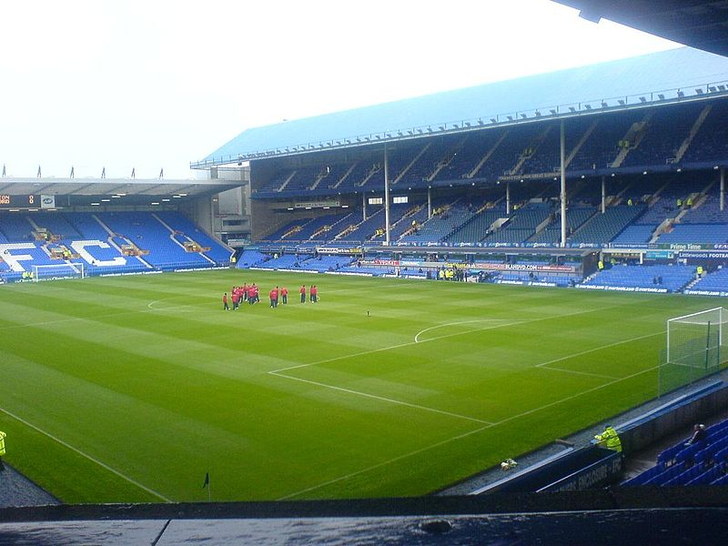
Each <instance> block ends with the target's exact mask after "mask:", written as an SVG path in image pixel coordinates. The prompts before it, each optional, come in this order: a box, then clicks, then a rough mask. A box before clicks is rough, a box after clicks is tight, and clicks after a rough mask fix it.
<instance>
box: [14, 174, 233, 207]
mask: <svg viewBox="0 0 728 546" xmlns="http://www.w3.org/2000/svg"><path fill="white" fill-rule="evenodd" d="M240 184H241V181H240V180H237V181H235V180H221V179H217V180H173V179H169V180H167V179H162V178H160V179H156V178H155V179H134V178H14V177H1V178H0V195H16V196H18V195H20V196H22V195H54V196H63V197H65V198H67V200H68V202H67V203H66V204H68V203H70V204H73V205H76V206H83V205H91V204H92V203H96V202H97V201H99V198H100V197H104V198H105V197H109V198H111V197H116V198H119V199H118V200H115V201H114V204H115V205H135V206H140V205H150V204H152V203H157V204H159V203H158V202H160V201H162V200H171V199H174V200H175V201H177V200H180V199H181V200H185V199H194V198H196V197H202V196H205V195H213V194H216V193H219V192H221V191H224V190H227V189H230V188H234V187H238V186H240ZM63 203H64V202H63V201H57V204H58V205H59V206H60V205H61V204H63ZM97 204H98V203H97Z"/></svg>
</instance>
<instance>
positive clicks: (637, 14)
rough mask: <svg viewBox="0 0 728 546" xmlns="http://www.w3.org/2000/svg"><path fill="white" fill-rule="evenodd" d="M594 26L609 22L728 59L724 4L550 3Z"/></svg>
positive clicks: (684, 0)
mask: <svg viewBox="0 0 728 546" xmlns="http://www.w3.org/2000/svg"><path fill="white" fill-rule="evenodd" d="M554 1H555V2H558V3H559V4H564V5H565V6H569V7H572V8H576V9H578V10H580V14H579V15H580V16H581V17H583V18H584V19H587V20H589V21H594V22H595V23H596V22H598V21H599V20H600V19H602V18H604V19H609V20H610V21H614V22H616V23H619V24H622V25H626V26H629V27H632V28H636V29H639V30H642V31H645V32H649V33H650V34H654V35H655V36H661V37H662V38H667V39H668V40H672V41H673V42H679V43H681V44H685V45H689V46H691V47H695V48H697V49H703V50H705V51H710V52H712V53H717V54H719V55H724V56H728V2H726V0H610V1H609V2H605V1H604V0H554Z"/></svg>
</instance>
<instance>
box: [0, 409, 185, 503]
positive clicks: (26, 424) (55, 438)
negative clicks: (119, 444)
mask: <svg viewBox="0 0 728 546" xmlns="http://www.w3.org/2000/svg"><path fill="white" fill-rule="evenodd" d="M0 411H1V412H3V413H4V414H5V415H7V416H9V417H11V418H13V419H15V420H16V421H18V422H19V423H22V424H23V425H25V426H26V427H29V428H32V429H33V430H35V431H36V432H39V433H40V434H42V435H43V436H45V437H47V438H50V439H51V440H53V441H54V442H57V443H59V444H61V445H62V446H63V447H65V448H66V449H70V450H71V451H73V452H74V453H76V454H78V455H81V457H84V458H85V459H88V460H89V461H91V462H92V463H96V464H97V465H99V466H100V467H101V468H103V469H105V470H108V471H109V472H111V473H112V474H115V475H117V476H118V477H120V478H122V479H123V480H125V481H127V482H129V483H130V484H132V485H135V486H136V487H138V488H139V489H142V490H144V491H146V492H147V493H150V494H152V495H154V496H155V497H157V498H160V499H162V500H163V501H164V502H174V501H173V500H172V499H168V498H167V497H165V496H164V495H162V494H161V493H158V492H157V491H155V490H154V489H150V488H149V487H147V486H145V485H143V484H141V483H139V482H138V481H136V480H134V479H132V478H130V477H129V476H126V475H124V474H122V473H121V472H119V471H118V470H116V469H115V468H112V467H110V466H109V465H107V464H106V463H104V462H101V461H99V460H98V459H95V458H94V457H92V456H91V455H89V454H88V453H84V452H83V451H81V450H80V449H78V448H77V447H74V446H72V445H71V444H69V443H68V442H65V441H63V440H61V439H60V438H58V437H57V436H54V435H53V434H51V433H49V432H46V431H45V430H43V429H41V428H39V427H37V426H36V425H34V424H32V423H29V422H28V421H26V420H25V419H23V418H22V417H18V416H17V415H15V414H14V413H11V412H9V411H8V410H6V409H5V408H0Z"/></svg>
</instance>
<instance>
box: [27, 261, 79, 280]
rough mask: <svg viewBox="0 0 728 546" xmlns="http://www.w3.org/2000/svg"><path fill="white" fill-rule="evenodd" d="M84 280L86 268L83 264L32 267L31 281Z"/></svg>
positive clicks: (68, 263) (65, 263) (66, 263)
mask: <svg viewBox="0 0 728 546" xmlns="http://www.w3.org/2000/svg"><path fill="white" fill-rule="evenodd" d="M84 278H86V268H85V266H84V263H83V262H78V263H71V262H63V263H59V264H53V265H34V266H33V280H34V281H35V282H39V281H51V280H54V279H84Z"/></svg>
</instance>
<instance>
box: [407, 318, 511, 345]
mask: <svg viewBox="0 0 728 546" xmlns="http://www.w3.org/2000/svg"><path fill="white" fill-rule="evenodd" d="M505 320H506V319H492V318H483V319H474V320H461V321H458V322H446V323H444V324H438V325H436V326H430V327H429V328H425V329H424V330H420V331H419V332H417V334H415V343H421V342H420V339H419V338H420V336H421V335H422V334H424V333H425V332H429V331H431V330H437V329H439V328H447V327H448V326H457V325H458V324H471V323H473V322H496V321H498V322H503V321H505ZM512 324H521V323H520V322H508V323H505V324H496V325H495V326H488V327H485V328H476V329H474V330H466V331H465V332H457V333H456V334H455V335H459V334H464V333H467V332H477V331H479V330H488V329H489V328H500V327H501V326H510V325H512ZM449 335H451V334H448V336H449ZM448 336H441V337H448ZM441 337H434V338H429V339H425V340H423V341H422V342H425V341H432V340H433V339H441Z"/></svg>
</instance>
